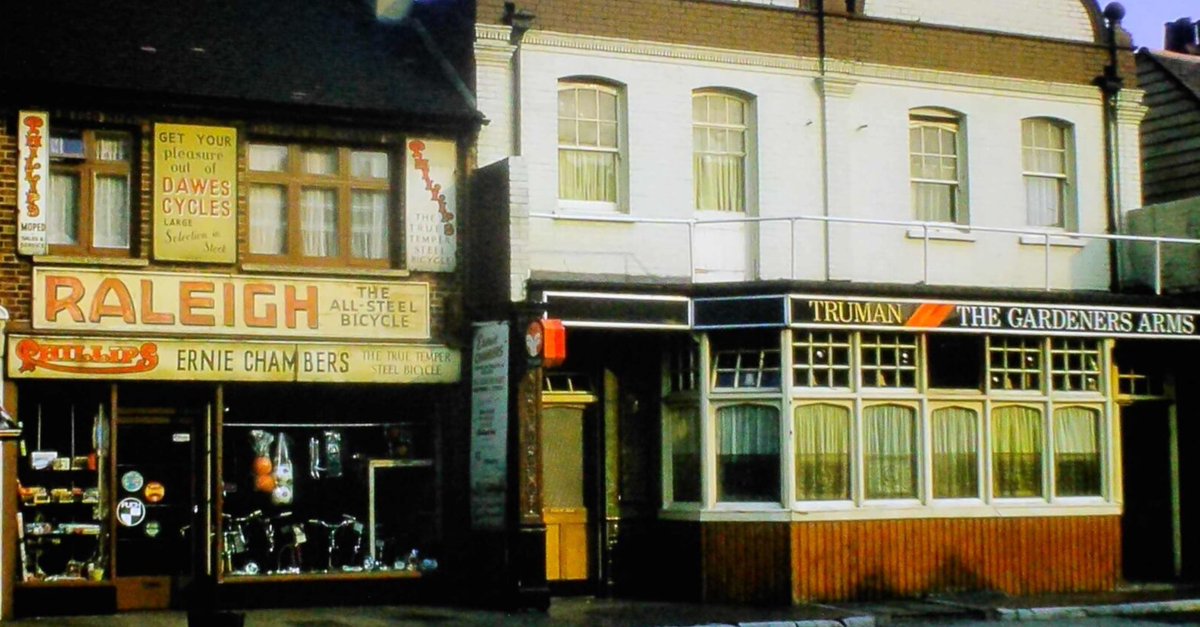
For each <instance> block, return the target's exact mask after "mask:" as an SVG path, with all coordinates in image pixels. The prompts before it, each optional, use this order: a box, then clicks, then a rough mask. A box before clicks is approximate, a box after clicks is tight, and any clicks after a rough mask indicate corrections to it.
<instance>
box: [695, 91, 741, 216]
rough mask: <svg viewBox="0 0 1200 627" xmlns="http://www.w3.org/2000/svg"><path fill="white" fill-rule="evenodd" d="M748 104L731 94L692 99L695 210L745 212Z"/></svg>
mask: <svg viewBox="0 0 1200 627" xmlns="http://www.w3.org/2000/svg"><path fill="white" fill-rule="evenodd" d="M749 111H750V106H749V104H748V103H747V102H746V101H745V100H744V99H742V98H739V97H737V96H734V95H732V94H727V93H722V92H715V91H701V92H696V93H695V94H693V95H692V176H693V178H694V180H695V192H696V209H698V210H701V211H745V210H746V154H747V152H746V151H747V144H748V140H749V126H748V125H749Z"/></svg>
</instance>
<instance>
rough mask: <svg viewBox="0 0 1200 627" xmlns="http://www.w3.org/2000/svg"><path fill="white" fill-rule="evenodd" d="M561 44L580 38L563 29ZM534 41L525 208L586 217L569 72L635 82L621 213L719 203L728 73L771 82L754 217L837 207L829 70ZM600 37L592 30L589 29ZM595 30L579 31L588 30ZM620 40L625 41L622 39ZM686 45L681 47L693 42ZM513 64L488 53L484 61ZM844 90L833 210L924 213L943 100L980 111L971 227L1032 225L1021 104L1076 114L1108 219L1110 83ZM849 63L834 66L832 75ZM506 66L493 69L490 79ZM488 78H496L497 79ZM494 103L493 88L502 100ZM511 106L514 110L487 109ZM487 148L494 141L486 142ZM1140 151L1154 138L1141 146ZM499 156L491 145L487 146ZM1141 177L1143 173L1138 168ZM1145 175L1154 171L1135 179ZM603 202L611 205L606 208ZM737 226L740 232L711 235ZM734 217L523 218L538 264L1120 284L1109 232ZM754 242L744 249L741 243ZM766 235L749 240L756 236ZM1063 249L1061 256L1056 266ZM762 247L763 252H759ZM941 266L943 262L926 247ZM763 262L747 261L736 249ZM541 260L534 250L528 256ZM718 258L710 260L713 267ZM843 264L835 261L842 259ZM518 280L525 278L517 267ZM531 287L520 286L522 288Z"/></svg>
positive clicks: (894, 79)
mask: <svg viewBox="0 0 1200 627" xmlns="http://www.w3.org/2000/svg"><path fill="white" fill-rule="evenodd" d="M554 37H555V38H556V39H555V40H554V41H558V42H561V41H562V40H563V39H562V38H563V36H560V35H555V36H554ZM554 41H551V40H542V41H541V42H540V43H539V40H538V39H537V38H535V39H534V40H533V42H534V43H530V40H528V39H527V41H526V44H525V46H524V49H523V51H522V52H521V54H522V60H521V70H522V73H521V79H520V80H521V85H522V93H521V97H520V106H521V108H522V115H521V120H522V125H521V126H522V128H521V133H520V134H521V143H522V146H523V151H522V153H523V156H522V159H521V162H522V165H523V168H522V169H523V170H524V172H525V176H526V177H527V178H526V181H527V185H528V196H527V203H523V206H522V211H523V212H524V211H527V212H528V213H532V214H556V215H558V216H579V215H580V213H579V212H578V210H576V209H571V208H569V207H566V206H562V205H560V203H559V201H558V198H557V181H558V178H557V177H558V173H557V121H556V120H557V116H556V111H557V87H558V81H559V79H560V78H565V77H575V76H595V77H600V78H603V79H605V80H608V81H612V82H615V83H618V84H621V85H623V86H624V95H625V101H624V102H625V114H626V115H625V122H626V131H625V133H624V136H625V138H626V139H627V142H628V143H627V151H626V156H627V164H628V180H627V185H628V187H627V194H626V202H624V203H623V206H622V208H621V209H622V211H621V212H620V213H619V214H610V215H620V216H627V217H630V218H636V219H647V218H652V219H659V218H669V219H678V220H689V219H696V218H705V217H710V216H711V215H712V214H709V215H708V216H702V215H699V214H698V213H697V212H696V211H695V210H694V209H693V199H692V194H693V192H692V162H691V158H692V157H691V151H692V136H691V132H692V130H691V95H692V91H693V90H695V89H699V88H704V87H726V88H732V89H737V90H740V91H743V92H746V93H749V94H752V95H753V96H754V103H755V119H756V146H757V154H756V158H755V162H756V171H757V176H756V178H755V182H754V184H756V185H757V199H758V201H757V203H756V205H755V206H754V207H752V211H751V215H757V216H761V217H764V218H770V217H801V216H809V217H811V216H822V215H824V214H825V212H826V207H825V204H824V196H823V182H822V178H823V176H824V173H823V171H822V168H823V167H824V166H823V163H824V159H823V143H822V137H821V129H822V126H823V119H822V113H823V111H822V97H821V90H820V89H819V88H818V85H819V82H820V81H819V80H818V78H819V77H818V75H817V73H816V72H815V69H814V68H812V67H809V66H805V65H804V64H803V63H802V62H799V61H793V62H792V66H790V67H789V66H788V65H787V64H786V63H783V62H781V61H780V59H779V58H769V57H754V56H750V55H743V56H742V57H739V58H737V59H733V60H727V61H725V62H718V61H713V60H712V59H711V57H706V56H705V55H696V54H694V53H695V50H694V49H683V48H680V49H679V50H676V51H675V53H672V52H671V51H670V50H668V51H667V52H666V53H664V52H663V50H664V49H666V48H668V47H664V46H655V47H654V50H653V51H649V52H646V53H644V54H638V53H637V51H638V50H639V48H638V47H639V46H640V44H636V43H634V42H615V43H616V44H619V45H613V46H605V45H597V42H596V41H595V40H590V39H589V40H586V41H583V42H582V43H579V45H570V46H563V45H556V44H554ZM581 41H582V38H581ZM577 43H578V42H577ZM610 43H612V42H610ZM676 53H677V54H676ZM485 71H508V70H507V68H503V69H500V68H499V67H498V66H486V67H485V66H483V65H482V64H481V69H480V72H481V73H482V72H485ZM838 72H840V74H839V75H838V76H837V77H836V78H837V81H838V83H839V85H840V86H839V87H838V91H839V94H838V95H837V97H833V98H830V99H829V102H828V111H829V120H830V122H831V125H830V128H829V129H828V132H829V146H830V154H831V156H833V157H836V158H834V159H832V161H831V163H833V164H835V167H834V168H833V169H831V170H830V171H829V173H828V175H829V178H830V181H829V184H830V187H831V194H830V197H831V198H832V199H833V201H832V202H831V203H830V206H829V208H828V211H829V215H831V216H839V217H847V218H865V219H874V220H895V221H907V220H912V219H913V214H912V209H911V207H910V191H909V190H910V183H909V163H908V115H909V110H910V109H912V108H915V107H931V106H933V107H943V108H947V109H953V110H955V111H958V112H960V113H962V114H963V115H964V116H965V119H966V126H965V128H966V131H965V132H966V135H967V140H966V143H967V164H968V165H967V167H968V168H969V171H968V187H967V193H968V198H969V201H968V202H969V206H970V215H971V220H970V222H971V225H973V226H976V227H998V228H1011V229H1021V228H1024V222H1025V197H1024V194H1025V192H1024V181H1023V179H1022V175H1021V144H1020V142H1021V135H1020V130H1021V119H1022V118H1025V117H1033V116H1048V117H1054V118H1059V119H1062V120H1066V121H1068V122H1070V123H1071V124H1073V125H1074V129H1075V133H1074V137H1075V155H1076V183H1077V202H1076V205H1077V207H1078V211H1079V215H1080V219H1079V224H1080V231H1081V232H1083V233H1103V232H1104V231H1105V228H1106V217H1105V211H1106V209H1105V197H1104V189H1105V182H1104V181H1105V173H1104V160H1103V156H1104V146H1103V119H1102V107H1101V100H1100V96H1099V92H1098V90H1096V89H1094V88H1091V87H1086V86H1064V85H1052V84H1046V83H1032V82H1028V81H1012V80H1007V79H996V78H988V77H976V76H969V75H954V74H946V73H937V72H929V71H911V70H908V69H905V68H887V67H866V66H855V67H853V68H849V69H847V68H845V67H839V69H838ZM831 78H833V77H827V81H828V79H831ZM501 82H503V81H500V80H498V79H496V80H493V79H488V81H487V82H486V84H499V83H501ZM480 84H481V85H482V84H485V81H483V77H481V83H480ZM503 102H504V99H502V98H495V97H485V95H484V94H480V103H481V106H484V107H485V113H486V114H487V115H488V117H489V118H490V119H491V120H492V123H491V124H490V125H489V126H488V127H486V128H485V129H484V131H483V136H482V138H481V143H480V146H481V147H480V156H481V159H480V161H481V163H487V162H488V161H490V160H493V158H500V153H501V152H502V146H503V140H502V139H498V138H504V139H506V138H507V137H508V133H509V130H510V129H507V128H506V127H505V121H506V120H508V119H509V118H508V116H507V115H506V114H505V113H504V112H502V111H501V108H502V105H503ZM489 103H491V104H490V105H489ZM487 106H495V107H497V109H496V111H497V113H495V114H494V113H493V112H492V111H489V110H487V109H486V107H487ZM485 147H487V148H486V149H485ZM1130 149H1133V150H1136V145H1134V146H1132V147H1131V148H1130ZM485 154H486V156H485ZM1129 176H1130V177H1133V176H1135V173H1130V174H1129ZM1127 183H1128V185H1129V186H1131V187H1136V178H1131V180H1130V181H1129V182H1127ZM589 215H594V214H589ZM703 229H708V230H709V231H717V230H724V231H726V233H724V234H720V233H712V232H699V231H700V230H703ZM728 231H730V229H729V227H728V226H721V227H713V226H707V227H697V232H696V233H693V236H694V238H695V239H694V243H705V245H704V247H703V248H700V249H697V250H696V251H695V254H694V255H693V254H692V252H690V251H689V240H688V229H687V227H686V226H683V225H665V224H596V223H585V222H566V221H561V220H557V221H556V220H550V219H546V218H537V217H534V218H530V219H529V220H528V224H527V230H525V225H522V229H520V230H514V236H515V235H518V233H520V234H522V235H523V237H524V239H520V240H514V243H513V246H514V253H515V252H516V251H518V250H519V251H520V256H521V258H522V272H533V273H539V272H541V273H567V274H573V275H590V276H593V277H596V278H600V277H605V276H608V277H623V276H627V275H632V276H638V277H669V278H671V279H675V280H679V279H686V278H688V277H689V276H690V272H691V269H692V264H693V262H694V263H696V265H697V266H698V267H699V272H697V273H696V275H695V278H696V280H700V281H706V280H708V281H712V280H717V281H730V280H733V281H736V280H747V279H780V278H795V279H803V280H825V279H831V280H845V281H860V282H868V281H869V282H887V283H917V282H921V281H923V280H927V281H928V282H929V283H931V284H940V285H967V286H981V287H1026V288H1041V287H1044V286H1045V285H1046V283H1047V280H1048V281H1049V285H1050V286H1051V287H1053V288H1056V289H1107V287H1108V258H1107V252H1106V247H1105V245H1104V244H1103V242H1102V241H1100V240H1067V239H1065V238H1056V239H1055V240H1054V241H1053V243H1054V245H1053V246H1051V247H1049V249H1047V248H1046V247H1044V246H1042V245H1041V241H1040V240H1036V241H1034V240H1030V239H1029V238H1026V241H1025V242H1024V243H1023V242H1022V238H1021V237H1020V236H1019V235H1015V234H1009V233H999V234H998V233H983V232H978V231H976V232H973V233H972V234H971V236H970V238H969V239H970V241H960V240H953V241H948V240H944V239H934V240H932V241H930V242H929V244H928V246H927V247H926V246H925V244H924V242H923V241H922V240H921V239H920V234H919V232H910V230H909V229H907V228H897V227H894V226H873V225H861V224H855V225H845V224H837V225H833V226H831V227H830V228H829V240H828V241H829V250H830V254H829V257H828V259H827V258H826V255H825V246H826V239H825V227H824V226H823V225H822V224H821V223H819V222H812V221H800V222H797V223H795V225H794V226H789V224H788V223H787V222H772V223H768V224H763V225H761V226H759V227H750V228H748V229H743V230H742V232H735V233H734V234H733V235H730V233H729V232H728ZM738 247H742V248H738ZM746 247H749V248H746ZM1047 250H1048V251H1049V255H1050V257H1049V260H1050V271H1049V273H1047V270H1046V259H1047V257H1046V254H1047ZM743 253H745V254H743ZM926 256H927V258H928V260H929V263H928V271H927V272H928V277H926V270H925V264H924V260H925V259H926ZM738 258H745V259H749V262H748V264H746V265H745V267H744V268H741V269H739V268H737V267H736V263H733V262H726V263H725V264H724V265H722V264H721V263H720V261H721V260H722V259H725V260H729V259H738ZM525 264H527V265H525ZM705 264H710V265H709V266H706V265H705ZM827 266H828V268H827ZM513 278H514V281H519V280H521V277H518V276H517V271H516V267H515V266H514V277H513ZM518 292H519V290H518V289H516V287H515V286H514V295H515V294H517V293H518Z"/></svg>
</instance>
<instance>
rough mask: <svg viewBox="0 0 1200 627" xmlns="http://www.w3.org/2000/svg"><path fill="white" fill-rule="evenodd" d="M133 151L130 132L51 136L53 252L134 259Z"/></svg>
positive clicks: (49, 226)
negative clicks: (132, 209) (131, 251)
mask: <svg viewBox="0 0 1200 627" xmlns="http://www.w3.org/2000/svg"><path fill="white" fill-rule="evenodd" d="M133 148H134V146H133V137H132V136H131V135H130V134H129V133H121V132H115V131H96V130H88V131H81V132H69V131H68V132H58V131H56V132H54V134H52V135H51V138H50V182H49V183H50V184H49V193H50V199H49V202H48V203H47V209H48V210H47V212H46V239H47V242H48V243H49V245H50V251H51V252H53V253H59V254H62V253H74V254H88V255H107V256H113V255H128V254H129V243H130V240H131V237H130V232H131V226H132V225H131V220H130V215H131V206H132V204H133V203H132V199H131V194H132V190H133V188H134V186H133V183H132V176H133V175H132V172H133V167H132V165H131V164H132V162H133Z"/></svg>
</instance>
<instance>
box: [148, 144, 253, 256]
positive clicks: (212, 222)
mask: <svg viewBox="0 0 1200 627" xmlns="http://www.w3.org/2000/svg"><path fill="white" fill-rule="evenodd" d="M153 180H154V210H153V212H152V213H153V215H154V258H155V259H163V260H171V261H201V262H210V263H233V262H234V261H236V260H237V129H233V128H224V127H219V126H195V125H190V124H155V125H154V179H153Z"/></svg>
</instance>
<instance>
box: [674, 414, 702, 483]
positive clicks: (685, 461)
mask: <svg viewBox="0 0 1200 627" xmlns="http://www.w3.org/2000/svg"><path fill="white" fill-rule="evenodd" d="M667 414H668V416H669V418H668V420H669V421H670V422H669V425H670V429H671V434H670V438H671V439H670V442H671V500H673V501H676V502H693V503H695V502H699V501H700V472H701V469H700V408H699V407H697V406H696V405H680V406H674V407H671V408H669V409H668V411H667Z"/></svg>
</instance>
